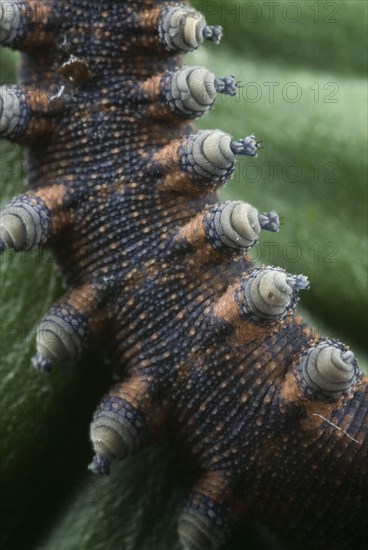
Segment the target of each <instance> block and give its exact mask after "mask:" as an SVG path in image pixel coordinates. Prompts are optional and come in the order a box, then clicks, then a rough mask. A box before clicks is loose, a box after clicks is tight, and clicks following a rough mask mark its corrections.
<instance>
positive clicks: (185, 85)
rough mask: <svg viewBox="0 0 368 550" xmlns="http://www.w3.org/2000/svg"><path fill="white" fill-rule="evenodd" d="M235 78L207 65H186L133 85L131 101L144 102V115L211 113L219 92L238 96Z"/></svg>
mask: <svg viewBox="0 0 368 550" xmlns="http://www.w3.org/2000/svg"><path fill="white" fill-rule="evenodd" d="M236 89H237V83H236V81H235V77H233V76H228V77H225V78H216V77H215V75H214V74H213V73H212V72H211V71H209V70H208V69H205V68H204V67H182V68H181V69H179V70H177V71H166V72H165V73H163V74H161V75H155V76H153V77H151V78H149V79H148V80H146V81H144V82H141V83H138V84H137V83H134V84H132V85H131V87H130V89H129V90H128V92H127V94H128V95H129V99H130V101H132V102H133V103H135V102H136V103H139V104H141V105H142V107H141V112H142V115H143V116H145V117H146V116H150V117H152V118H159V117H161V118H162V117H163V118H167V117H170V116H173V115H177V116H179V117H180V118H187V119H194V118H196V117H200V116H202V115H204V114H205V113H207V112H208V111H209V110H210V109H211V108H212V107H213V105H214V103H215V101H216V98H217V95H218V94H225V95H230V96H234V95H236Z"/></svg>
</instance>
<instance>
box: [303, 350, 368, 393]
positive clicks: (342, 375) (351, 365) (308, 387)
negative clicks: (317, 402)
mask: <svg viewBox="0 0 368 550" xmlns="http://www.w3.org/2000/svg"><path fill="white" fill-rule="evenodd" d="M297 369H298V373H299V377H300V378H301V380H302V385H303V387H304V390H305V392H306V394H307V395H308V397H309V398H310V399H322V400H325V401H326V400H327V401H331V400H332V401H333V400H336V399H338V398H339V397H341V396H342V395H349V394H351V393H352V390H353V388H354V386H355V385H356V384H357V383H358V382H359V381H360V378H361V372H360V370H359V367H358V364H357V361H356V359H355V357H354V354H353V352H352V351H350V350H349V349H348V348H347V347H346V346H344V345H343V344H341V343H340V342H338V341H336V340H328V339H321V340H320V341H319V342H318V343H317V344H316V345H315V346H312V347H310V348H308V349H307V350H305V351H304V353H303V354H302V356H301V358H300V359H299V363H298V366H297Z"/></svg>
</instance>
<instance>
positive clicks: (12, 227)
mask: <svg viewBox="0 0 368 550" xmlns="http://www.w3.org/2000/svg"><path fill="white" fill-rule="evenodd" d="M67 204H68V201H67V190H66V188H65V187H64V185H52V186H50V187H45V188H44V189H40V190H39V191H30V192H28V193H25V194H24V195H20V196H19V197H16V198H15V199H13V200H12V201H11V202H10V204H9V205H8V206H6V207H5V208H4V209H3V210H2V211H1V212H0V243H2V247H3V250H5V249H6V248H9V249H14V250H34V249H36V248H39V247H41V246H45V245H48V244H49V243H50V241H51V240H52V239H53V238H54V237H55V236H57V235H58V234H59V233H60V232H61V231H62V229H63V228H64V227H66V226H67V225H68V224H69V223H70V222H71V221H72V215H71V214H70V213H68V212H67V211H66V207H67Z"/></svg>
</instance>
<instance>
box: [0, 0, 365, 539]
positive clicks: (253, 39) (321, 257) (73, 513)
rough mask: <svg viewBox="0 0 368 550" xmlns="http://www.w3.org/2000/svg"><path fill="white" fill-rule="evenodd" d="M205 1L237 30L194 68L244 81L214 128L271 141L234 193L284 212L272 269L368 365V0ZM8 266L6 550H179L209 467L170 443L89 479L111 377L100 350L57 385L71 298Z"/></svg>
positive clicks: (19, 182)
mask: <svg viewBox="0 0 368 550" xmlns="http://www.w3.org/2000/svg"><path fill="white" fill-rule="evenodd" d="M193 5H195V7H197V8H198V9H200V10H202V11H203V12H204V13H205V14H206V15H207V18H208V20H209V21H210V22H212V23H216V24H218V23H220V24H222V25H223V27H224V30H225V37H224V39H223V42H222V45H221V46H220V47H219V48H216V47H215V46H212V45H206V46H205V47H203V48H201V49H200V51H198V52H196V53H195V54H192V55H191V56H190V57H189V58H187V60H186V62H187V63H188V64H199V65H205V66H207V67H208V68H210V69H211V70H213V72H215V73H216V75H218V76H225V75H227V74H235V75H236V77H237V79H238V80H239V81H241V85H242V88H240V90H239V94H238V97H237V98H226V99H220V100H219V101H218V102H217V105H216V108H215V109H214V110H213V111H212V112H211V113H210V114H209V115H208V116H207V117H206V118H204V119H202V120H201V121H200V123H199V126H200V127H201V128H216V127H218V128H221V129H223V130H225V131H228V132H229V133H231V134H232V135H234V136H236V137H244V136H245V135H249V134H250V133H252V132H254V133H255V134H256V136H257V138H259V139H262V140H263V142H264V146H265V147H264V149H263V150H262V151H261V152H260V154H259V156H258V157H257V159H242V160H240V161H239V165H238V171H237V175H236V177H235V178H234V180H233V181H232V182H230V183H229V184H228V186H227V187H226V188H225V190H224V191H223V192H222V193H221V195H222V198H224V199H225V198H232V199H234V198H236V199H243V200H246V201H248V202H250V203H251V204H253V205H254V206H256V207H257V208H258V209H259V210H271V209H276V210H277V211H278V212H279V214H280V216H281V217H282V220H283V225H282V227H281V230H280V232H279V233H278V234H276V235H269V234H267V235H266V236H264V235H263V237H262V240H261V243H260V244H259V245H258V247H257V249H256V251H255V252H256V256H257V258H258V260H259V261H260V263H265V264H269V263H274V264H275V265H280V266H283V267H285V268H286V269H288V270H289V271H291V272H293V273H305V274H307V275H308V276H309V279H310V281H311V290H310V291H309V292H308V293H303V296H302V300H301V304H300V308H299V310H300V311H302V312H303V316H304V317H305V318H306V319H307V320H309V321H310V322H311V323H312V324H313V325H314V326H315V327H316V328H317V330H318V331H320V332H321V333H323V334H325V335H328V336H333V337H335V336H338V337H339V338H340V339H342V340H343V341H345V342H346V343H347V344H349V345H351V346H352V348H353V349H354V351H355V352H356V354H357V355H358V357H359V361H360V365H361V366H362V368H363V369H366V355H365V353H364V346H365V337H366V332H367V310H368V308H367V280H366V273H367V225H366V223H367V221H366V193H367V188H366V176H367V165H366V163H367V149H366V137H367V136H366V120H367V112H366V105H367V97H366V96H367V89H366V84H365V68H366V61H367V60H366V54H365V52H366V50H367V48H366V45H367V44H366V42H367V34H366V18H367V4H366V3H365V2H362V1H360V0H358V1H355V0H349V2H346V1H339V2H325V1H320V2H315V1H314V2H313V1H309V0H306V1H302V0H298V1H294V2H288V1H286V0H283V1H280V2H275V3H274V6H273V8H272V11H270V10H271V7H270V5H269V3H268V2H264V1H263V0H259V1H257V2H246V1H240V2H235V1H232V0H226V1H222V2H221V1H218V0H211V1H202V2H201V1H195V2H193ZM15 64H16V56H15V55H14V54H13V53H11V52H9V51H7V50H2V51H1V74H2V82H4V83H9V82H14V81H15V78H16V77H15ZM271 83H273V84H271ZM272 86H273V89H274V98H272V97H270V88H271V87H272ZM296 94H297V95H298V96H299V97H296ZM0 147H1V202H2V205H4V204H6V203H7V202H8V201H9V200H10V198H11V197H12V196H13V195H15V194H18V193H21V192H22V191H23V190H24V188H25V187H24V172H25V169H24V164H23V161H22V151H21V149H20V148H19V147H17V146H14V145H10V144H8V143H5V142H1V143H0ZM271 169H273V173H272V170H271ZM0 269H1V271H0V274H1V326H0V330H1V340H0V341H1V355H0V356H1V397H0V407H1V408H0V416H1V433H0V445H1V449H0V452H1V482H0V494H1V497H0V507H1V509H0V518H1V520H0V521H1V523H2V525H1V527H2V529H1V533H2V534H1V535H0V536H1V538H0V540H1V543H2V544H3V547H4V548H7V549H8V550H12V549H13V548H23V549H31V548H37V549H39V550H41V549H42V550H64V549H66V548H67V549H70V550H74V549H78V550H80V549H82V550H99V549H101V550H102V549H106V548H109V549H110V550H115V549H116V550H120V549H123V550H166V549H167V550H169V549H170V550H173V549H174V550H179V546H178V543H177V537H176V521H177V515H178V513H179V511H180V506H181V503H182V500H183V498H184V497H185V495H186V493H187V491H188V490H189V488H190V485H191V482H192V481H193V479H194V477H195V473H194V472H191V471H190V470H188V467H187V466H186V465H185V464H183V461H182V457H181V456H179V455H178V453H177V452H176V451H175V450H174V449H172V448H171V446H170V444H169V442H162V443H159V444H157V445H155V446H153V447H151V448H149V449H147V450H145V451H143V452H142V453H141V455H139V456H138V457H133V458H130V459H127V460H126V461H124V462H123V463H121V464H118V465H116V467H115V469H114V471H113V473H112V475H111V476H109V477H108V478H104V479H96V478H95V477H94V476H92V474H89V473H87V471H86V465H87V464H88V462H89V460H90V458H91V450H90V446H89V441H88V425H89V421H90V418H91V415H92V412H93V410H94V407H95V405H96V404H97V402H98V400H99V398H100V397H101V396H102V394H103V393H104V392H105V391H106V390H107V388H108V387H109V384H110V378H109V373H107V372H105V369H104V367H103V365H102V364H101V363H100V362H99V360H98V358H96V357H92V356H87V357H85V358H84V360H83V361H81V362H80V363H79V364H78V365H73V366H59V367H58V368H55V369H54V372H53V373H52V374H51V375H50V376H41V375H39V374H37V373H36V372H34V371H33V370H32V369H31V368H30V366H29V365H30V358H31V356H32V354H33V353H34V327H35V325H36V323H37V321H38V320H39V319H40V318H41V317H42V315H43V314H44V313H45V312H46V311H47V310H48V308H49V307H50V306H51V304H52V303H53V301H54V300H55V298H57V297H58V296H60V294H61V293H62V291H63V289H62V288H61V283H60V279H59V276H58V273H57V271H56V270H55V268H54V267H53V262H52V255H51V253H49V252H47V253H45V252H42V253H39V252H37V253H28V254H23V253H18V254H13V253H5V255H3V257H2V258H1V262H0ZM245 545H246V546H247V547H249V548H252V549H259V550H267V549H269V548H272V549H275V548H276V549H277V548H280V549H282V548H284V546H283V543H281V542H280V541H279V540H278V539H277V538H275V537H274V535H273V534H272V533H270V532H269V531H268V530H267V529H266V528H265V527H264V526H263V525H262V518H260V521H259V524H252V525H251V526H249V525H246V524H244V526H243V527H241V528H239V529H238V530H237V531H236V532H235V533H234V535H233V537H232V539H231V541H230V542H229V543H228V544H227V545H226V548H227V549H229V550H240V549H242V548H244V547H245Z"/></svg>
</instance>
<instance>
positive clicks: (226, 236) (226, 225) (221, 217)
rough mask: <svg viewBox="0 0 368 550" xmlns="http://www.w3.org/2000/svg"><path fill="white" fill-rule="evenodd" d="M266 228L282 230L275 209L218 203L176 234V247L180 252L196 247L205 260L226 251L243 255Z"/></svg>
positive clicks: (239, 203) (233, 203) (238, 202)
mask: <svg viewBox="0 0 368 550" xmlns="http://www.w3.org/2000/svg"><path fill="white" fill-rule="evenodd" d="M262 229H265V230H266V231H278V229H279V218H278V215H277V213H276V212H275V211H272V212H269V213H262V214H260V213H259V212H258V211H257V210H256V209H255V208H254V207H253V206H251V205H250V204H247V203H245V202H242V201H226V202H224V203H222V204H215V205H214V206H212V207H211V208H209V209H207V210H206V211H204V212H201V213H200V214H198V215H197V216H196V217H195V218H193V219H192V220H191V221H190V222H188V223H187V224H185V225H184V227H182V228H181V229H180V230H179V231H178V233H177V234H176V235H175V237H174V239H173V242H172V247H173V248H174V249H175V250H178V251H180V250H181V249H182V250H188V247H189V248H190V249H194V250H196V251H198V252H199V257H200V258H202V259H203V262H205V261H207V260H209V259H214V258H216V257H218V258H219V259H221V258H222V254H223V253H226V254H230V255H232V254H242V253H245V252H247V251H248V250H249V249H250V248H251V247H252V246H254V245H255V244H256V243H257V242H258V238H259V235H260V232H261V230H262Z"/></svg>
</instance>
